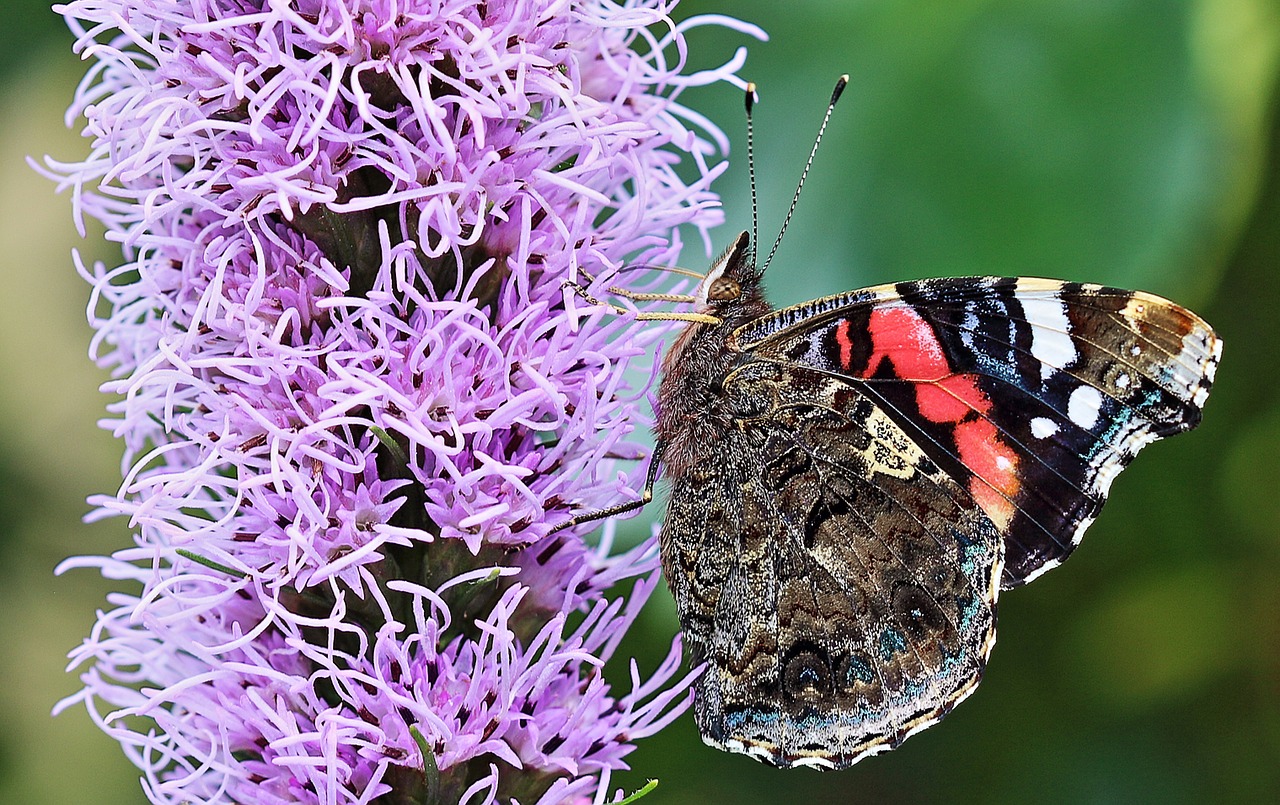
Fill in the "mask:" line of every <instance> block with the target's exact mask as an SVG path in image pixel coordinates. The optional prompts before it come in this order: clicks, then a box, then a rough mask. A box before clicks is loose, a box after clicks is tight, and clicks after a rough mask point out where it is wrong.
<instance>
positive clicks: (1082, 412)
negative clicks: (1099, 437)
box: [1067, 386, 1102, 430]
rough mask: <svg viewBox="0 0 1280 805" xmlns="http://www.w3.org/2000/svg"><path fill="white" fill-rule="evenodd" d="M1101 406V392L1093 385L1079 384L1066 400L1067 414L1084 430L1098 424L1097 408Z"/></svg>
mask: <svg viewBox="0 0 1280 805" xmlns="http://www.w3.org/2000/svg"><path fill="white" fill-rule="evenodd" d="M1101 407H1102V394H1101V393H1100V392H1099V391H1098V390H1097V389H1095V388H1094V387H1093V386H1080V387H1079V388H1077V389H1076V390H1075V391H1073V392H1071V398H1070V399H1068V400H1067V416H1068V417H1070V418H1071V421H1072V422H1074V423H1075V424H1077V425H1079V426H1080V427H1082V428H1084V429H1085V430H1090V429H1091V428H1093V426H1094V425H1096V424H1098V413H1099V411H1098V409H1099V408H1101Z"/></svg>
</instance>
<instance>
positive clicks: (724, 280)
mask: <svg viewBox="0 0 1280 805" xmlns="http://www.w3.org/2000/svg"><path fill="white" fill-rule="evenodd" d="M740 296H742V286H741V285H739V284H738V283H737V282H736V281H734V280H731V279H729V278H728V277H716V279H715V281H714V282H712V283H711V287H710V288H708V289H707V301H708V302H731V301H733V300H734V299H737V298H738V297H740Z"/></svg>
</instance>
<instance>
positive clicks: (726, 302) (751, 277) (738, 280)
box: [697, 231, 761, 316]
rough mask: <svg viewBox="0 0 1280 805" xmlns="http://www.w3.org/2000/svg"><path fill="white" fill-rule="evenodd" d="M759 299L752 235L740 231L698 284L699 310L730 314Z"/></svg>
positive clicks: (758, 282) (758, 283) (758, 281)
mask: <svg viewBox="0 0 1280 805" xmlns="http://www.w3.org/2000/svg"><path fill="white" fill-rule="evenodd" d="M760 297H761V294H760V272H759V271H758V270H757V269H756V264H755V251H754V250H753V249H752V246H751V236H750V234H749V233H747V232H745V231H744V232H742V233H740V234H739V235H738V237H737V238H736V239H735V240H734V242H733V245H732V246H730V247H729V248H728V249H726V250H725V252H724V254H722V255H720V257H718V258H717V259H716V261H715V262H714V263H712V264H711V268H710V270H708V271H707V274H706V276H705V277H704V278H703V280H702V282H700V283H699V284H698V291H697V300H698V308H699V309H700V310H705V311H707V312H710V313H712V314H720V315H722V316H723V315H724V314H731V311H732V310H733V309H734V308H735V307H737V306H739V305H742V304H743V303H749V302H751V301H754V300H755V299H758V298H760Z"/></svg>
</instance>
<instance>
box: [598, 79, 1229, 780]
mask: <svg viewBox="0 0 1280 805" xmlns="http://www.w3.org/2000/svg"><path fill="white" fill-rule="evenodd" d="M843 80H844V79H842V82H841V83H840V84H838V85H837V88H836V92H835V93H833V97H832V102H831V106H834V104H835V101H836V100H837V99H838V97H839V93H840V90H841V89H843ZM751 97H752V96H751V92H750V89H749V90H748V121H750V103H751V101H750V99H751ZM830 112H831V107H828V110H827V113H828V116H829V115H830ZM825 125H826V122H825V120H824V123H823V127H824V128H825ZM821 132H822V129H820V130H819V135H818V141H820V140H821ZM814 149H815V151H816V149H817V143H816V142H815V146H814ZM810 160H811V161H812V154H811V156H810ZM807 170H808V166H806V172H807ZM802 183H803V180H802ZM754 184H755V183H754V171H753V179H752V186H753V196H754ZM798 193H799V191H798V190H797V195H798ZM792 209H794V201H793V205H792ZM788 218H790V212H789V213H788ZM784 230H785V224H784ZM779 239H781V235H779ZM776 248H777V243H776V242H775V244H774V249H775V250H776ZM771 257H772V252H771V253H770V258H771ZM768 262H769V260H768V259H766V260H765V262H764V264H763V265H758V263H757V260H756V253H755V243H754V241H753V238H752V236H751V235H749V234H748V233H747V232H743V233H741V234H740V235H739V236H738V237H737V239H736V240H735V241H734V243H733V245H732V246H730V247H729V249H728V250H727V251H726V252H725V253H724V254H723V255H721V256H720V257H719V258H718V259H717V260H716V261H715V262H714V263H713V265H712V267H711V269H710V271H709V272H708V273H707V274H706V276H705V278H704V279H703V280H702V281H701V282H700V283H699V286H698V288H697V291H696V293H695V294H694V295H693V296H694V305H695V311H696V312H695V313H694V314H693V315H691V316H686V317H685V320H686V321H688V322H689V323H688V324H687V325H686V327H685V329H684V330H683V331H682V332H681V333H680V335H679V337H678V338H677V339H676V340H675V342H674V343H673V344H672V346H671V347H670V348H669V349H668V351H667V353H666V355H665V358H664V360H663V376H662V380H661V383H660V386H659V389H658V395H657V411H656V414H657V425H656V434H657V442H658V447H657V451H656V452H655V462H654V463H653V464H652V465H651V467H650V471H649V480H648V483H647V484H646V490H645V494H644V496H643V498H642V500H640V501H637V502H635V503H629V504H623V505H621V506H618V507H614V508H613V509H611V510H608V511H606V512H603V513H599V514H612V513H618V512H620V511H625V510H627V509H628V508H635V507H636V506H637V505H641V504H643V503H644V502H647V501H648V499H649V498H650V497H651V493H652V488H653V485H654V482H655V480H656V475H657V467H658V466H661V468H662V470H663V472H664V474H665V476H666V478H667V480H668V481H669V484H670V499H669V502H668V504H667V513H666V517H665V520H664V522H663V525H662V530H661V535H660V543H661V554H662V564H663V569H664V572H665V575H666V578H667V582H668V585H669V586H670V589H671V592H672V595H673V596H674V598H675V603H676V609H677V611H678V613H679V616H680V624H681V629H682V631H683V633H684V639H685V646H686V647H687V649H688V651H689V652H690V654H691V656H692V658H693V660H694V662H695V663H702V662H705V663H706V669H705V671H704V672H703V674H702V676H701V677H700V678H699V679H698V681H697V683H696V689H695V695H694V715H695V719H696V721H697V724H698V727H699V729H700V731H701V733H702V736H703V739H704V740H705V741H706V742H707V743H709V744H711V745H713V746H716V747H720V748H723V749H727V750H730V751H734V752H741V753H745V754H747V755H749V756H751V757H753V758H755V759H757V760H761V761H764V762H765V763H769V764H771V765H775V766H782V767H790V766H811V767H816V768H827V769H830V768H837V769H838V768H845V767H848V766H850V765H852V764H853V763H855V762H857V761H858V760H860V759H861V758H863V757H866V756H868V755H871V754H875V753H877V752H881V751H885V750H888V749H892V748H895V747H897V746H898V745H899V744H901V743H902V741H904V740H905V739H906V738H907V737H908V736H910V735H912V734H913V733H915V732H917V731H919V730H921V729H924V728H925V727H928V726H930V725H931V724H933V723H935V722H937V721H938V720H939V719H941V718H942V717H943V716H945V715H946V714H947V713H949V712H950V711H951V709H952V708H953V707H955V705H956V704H958V703H959V702H960V701H961V700H962V699H964V698H965V697H966V696H967V695H969V694H970V693H971V692H972V691H973V690H974V688H975V687H976V686H977V684H978V681H979V679H980V677H981V675H982V672H983V669H984V667H985V665H986V662H987V658H988V656H989V654H990V651H991V648H992V645H993V644H994V642H995V626H996V602H997V600H998V598H999V595H1000V593H1001V592H1002V591H1004V590H1008V589H1010V588H1013V587H1017V586H1019V585H1022V584H1025V583H1026V582H1028V581H1031V580H1032V579H1034V578H1035V577H1036V576H1038V575H1040V574H1041V573H1044V572H1045V571H1047V570H1049V569H1050V568H1053V567H1055V566H1057V565H1058V564H1060V563H1062V562H1063V561H1064V560H1065V559H1066V558H1067V557H1068V556H1069V555H1070V554H1071V552H1072V551H1073V550H1074V549H1075V547H1076V546H1077V545H1078V544H1079V543H1080V540H1081V537H1082V536H1083V535H1084V532H1085V530H1086V529H1087V528H1088V527H1089V525H1090V524H1091V523H1092V522H1093V521H1094V519H1095V518H1096V517H1097V516H1098V513H1099V511H1100V509H1101V507H1102V505H1103V503H1104V501H1105V500H1106V497H1107V493H1108V490H1109V488H1110V486H1111V483H1112V481H1113V480H1114V479H1115V477H1116V475H1117V474H1118V473H1119V472H1120V470H1122V469H1123V468H1124V467H1125V466H1126V465H1127V464H1128V463H1129V462H1130V461H1131V460H1132V459H1133V457H1134V456H1135V455H1136V454H1137V452H1138V451H1139V450H1140V449H1141V448H1142V447H1143V446H1145V445H1147V444H1149V443H1151V442H1152V441H1155V440H1156V439H1160V438H1163V437H1165V436H1169V435H1172V434H1174V433H1178V432H1181V431H1184V430H1188V429H1190V428H1193V427H1195V426H1196V425H1197V424H1198V423H1199V421H1200V418H1201V409H1202V407H1203V405H1204V403H1205V399H1206V398H1207V396H1208V394H1209V390H1210V388H1211V386H1212V383H1213V378H1214V373H1215V370H1216V367H1217V365H1218V362H1219V359H1220V356H1221V352H1222V341H1221V340H1220V339H1219V338H1218V336H1217V335H1216V334H1215V333H1214V332H1213V330H1212V329H1211V328H1210V327H1209V326H1208V325H1207V324H1206V323H1205V322H1204V321H1203V320H1202V319H1200V318H1199V317H1198V316H1196V315H1195V314H1194V313H1191V312H1190V311H1188V310H1186V309H1184V308H1182V307H1180V306H1178V305H1176V304H1174V303H1172V302H1170V301H1168V300H1165V299H1162V298H1160V297H1158V296H1154V295H1151V294H1147V293H1143V292H1139V291H1126V290H1119V289H1115V288H1107V287H1103V286H1099V285H1091V284H1081V283H1068V282H1061V281H1057V280H1049V279H1034V278H1027V277H1013V278H1000V277H962V278H951V279H932V280H921V281H916V282H902V283H896V284H892V285H882V286H878V287H874V288H867V289H864V290H858V291H852V292H849V293H843V294H837V295H835V296H829V297H826V298H822V299H817V300H814V301H810V302H805V303H803V304H799V305H795V306H792V307H787V308H783V309H780V310H779V309H774V308H773V307H772V306H771V305H770V304H769V303H768V302H767V301H766V299H765V297H764V294H763V291H762V288H761V281H762V278H763V275H764V268H765V267H767V265H768ZM584 519H588V518H576V519H575V520H574V521H573V522H582V521H583V520H584ZM590 519H594V518H590Z"/></svg>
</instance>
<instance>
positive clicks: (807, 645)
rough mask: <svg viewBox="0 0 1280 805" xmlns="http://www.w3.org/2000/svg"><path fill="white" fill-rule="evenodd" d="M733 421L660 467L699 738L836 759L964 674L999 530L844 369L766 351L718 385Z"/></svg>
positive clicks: (982, 640)
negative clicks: (668, 477) (702, 451)
mask: <svg viewBox="0 0 1280 805" xmlns="http://www.w3.org/2000/svg"><path fill="white" fill-rule="evenodd" d="M724 392H725V395H726V397H727V404H728V405H729V407H731V408H732V409H734V410H736V411H737V412H738V413H739V415H740V416H741V418H740V419H739V422H740V425H741V426H740V427H738V428H734V429H731V430H729V431H727V432H725V433H723V434H721V436H720V438H718V439H716V440H714V441H712V442H709V443H708V445H707V449H708V450H710V451H712V452H711V453H710V454H708V455H707V457H706V461H705V466H704V467H703V468H702V470H701V471H698V470H695V471H693V472H691V473H688V474H686V475H684V476H681V477H678V478H676V479H675V480H674V482H673V486H672V494H671V500H670V503H669V507H668V513H667V518H666V521H665V523H664V530H663V563H664V567H665V570H666V575H667V579H668V581H669V583H670V585H671V588H672V592H673V594H674V596H675V599H676V606H677V610H678V611H679V612H680V616H681V621H682V627H683V631H684V634H685V640H686V644H687V645H688V646H689V648H690V649H691V653H692V655H693V656H694V657H695V658H697V659H706V660H708V667H707V670H706V671H705V673H704V675H703V676H702V677H701V678H700V679H699V681H698V687H697V695H696V697H695V701H694V708H695V710H694V712H695V717H696V720H697V722H698V726H699V728H700V730H701V732H702V735H703V737H704V740H706V741H707V742H708V743H710V744H712V745H714V746H720V747H722V748H726V749H730V750H732V751H738V752H744V753H746V754H750V755H752V756H754V757H756V758H757V759H760V760H763V761H765V762H768V763H771V764H773V765H778V766H795V765H811V766H816V767H823V768H843V767H845V766H848V765H850V764H852V763H854V762H855V761H857V760H858V759H859V758H861V757H863V756H865V755H868V754H872V753H875V752H878V751H883V750H886V749H891V748H893V747H895V746H897V745H898V744H899V743H901V742H902V740H904V739H905V738H906V737H907V736H908V735H910V734H912V733H913V732H915V731H917V730H919V729H922V728H924V727H926V726H928V725H929V724H931V723H933V722H934V721H936V720H938V719H939V718H941V717H942V716H943V715H944V714H945V713H947V712H949V711H950V709H951V708H952V707H953V706H954V705H955V704H956V703H957V702H959V701H960V700H961V699H962V698H964V696H966V695H967V694H968V693H969V692H970V691H972V690H973V688H974V686H975V685H976V684H977V682H978V678H979V676H980V674H981V671H982V668H983V666H984V665H985V663H986V658H987V655H988V652H989V651H990V648H991V645H992V643H993V642H994V639H995V602H996V596H997V594H998V592H999V579H1000V571H1001V559H1000V556H1001V541H1000V537H999V534H997V532H996V530H995V527H994V526H993V525H992V523H991V522H990V520H989V518H988V517H987V516H986V515H985V514H984V513H983V511H982V510H981V509H980V508H979V507H978V506H977V504H976V503H975V502H974V500H973V498H972V496H971V495H970V493H969V492H968V491H967V490H966V489H965V488H964V487H963V486H961V485H960V484H958V483H957V482H956V481H955V480H954V479H952V478H951V477H950V476H949V475H947V474H946V473H945V472H943V471H942V470H941V469H940V468H939V467H938V465H937V464H936V463H935V462H933V461H932V460H931V459H929V458H928V457H927V456H926V455H925V454H924V453H923V451H922V450H921V449H920V448H919V446H918V445H917V444H916V443H915V442H914V441H913V440H912V439H910V438H909V437H908V436H907V434H906V433H905V432H904V431H903V430H902V429H901V428H900V427H898V425H897V424H896V423H895V422H894V421H893V419H892V418H891V417H889V416H888V415H887V414H886V412H885V411H884V410H883V409H882V408H880V407H879V406H878V405H877V404H876V403H875V402H874V401H873V399H872V398H870V397H869V396H867V395H864V394H862V393H861V391H860V389H858V388H857V387H856V386H855V385H853V384H851V383H849V382H848V381H846V380H844V379H843V378H839V377H835V376H832V375H829V374H825V373H823V372H820V371H816V370H812V369H806V368H802V367H794V366H782V365H780V364H777V363H773V362H768V361H758V362H753V363H749V364H747V365H746V366H744V367H741V368H739V369H738V370H736V371H735V372H734V373H733V374H731V376H730V378H729V379H728V380H727V381H726V383H725V387H724Z"/></svg>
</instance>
